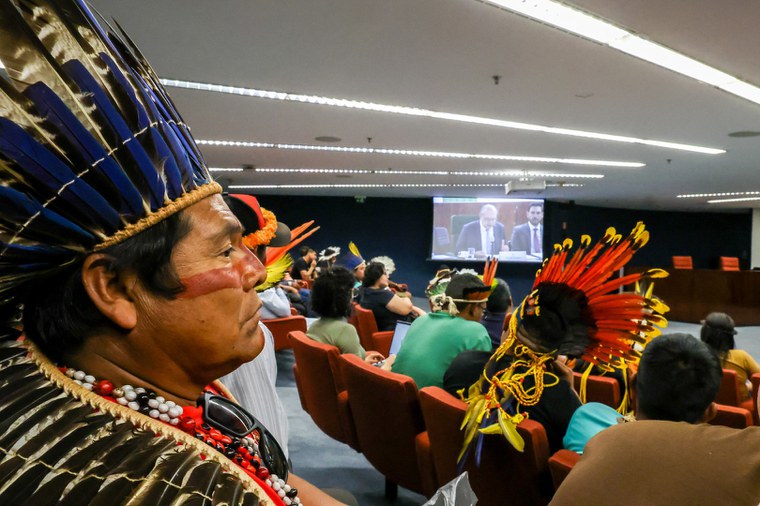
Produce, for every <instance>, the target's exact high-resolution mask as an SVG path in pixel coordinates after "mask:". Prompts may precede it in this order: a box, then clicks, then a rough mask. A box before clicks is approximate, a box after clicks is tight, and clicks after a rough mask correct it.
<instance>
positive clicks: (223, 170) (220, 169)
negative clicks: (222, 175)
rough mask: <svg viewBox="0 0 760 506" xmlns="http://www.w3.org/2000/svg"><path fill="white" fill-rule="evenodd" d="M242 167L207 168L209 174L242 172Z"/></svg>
mask: <svg viewBox="0 0 760 506" xmlns="http://www.w3.org/2000/svg"><path fill="white" fill-rule="evenodd" d="M244 170H245V169H243V168H242V167H209V168H208V171H209V172H243V171H244Z"/></svg>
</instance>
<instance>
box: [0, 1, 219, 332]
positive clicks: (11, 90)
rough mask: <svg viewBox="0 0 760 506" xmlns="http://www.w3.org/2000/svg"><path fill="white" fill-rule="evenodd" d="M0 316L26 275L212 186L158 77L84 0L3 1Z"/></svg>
mask: <svg viewBox="0 0 760 506" xmlns="http://www.w3.org/2000/svg"><path fill="white" fill-rule="evenodd" d="M0 61H2V63H3V65H4V66H5V68H6V73H7V75H6V74H4V73H3V72H2V71H0V317H7V315H9V314H10V313H11V312H13V308H15V307H16V306H17V305H18V303H19V300H18V299H19V291H20V289H21V287H23V286H24V285H25V284H26V283H27V282H28V281H30V280H32V279H39V278H40V277H41V276H46V275H52V274H55V273H56V272H58V271H59V270H60V269H63V268H65V267H66V266H70V265H71V264H73V263H75V262H76V261H78V260H81V259H82V258H84V256H86V255H87V254H89V253H91V252H94V251H100V250H103V249H106V248H108V247H110V246H113V245H115V244H118V243H120V242H121V241H123V240H125V239H127V238H129V237H132V236H133V235H135V234H137V233H139V232H141V231H143V230H145V229H147V228H148V227H150V226H152V225H154V224H155V223H157V222H159V221H161V220H163V219H165V218H166V217H168V216H170V215H172V214H174V213H176V212H178V211H180V210H182V209H184V208H186V207H188V206H190V205H192V204H194V203H196V202H198V201H200V200H201V199H203V198H205V197H207V196H209V195H212V194H214V193H220V192H221V187H220V186H219V185H218V184H217V183H214V182H213V180H212V179H211V176H210V175H209V172H208V169H207V168H206V165H205V163H204V161H203V157H202V155H201V153H200V151H199V150H198V147H197V146H196V144H195V141H194V140H193V138H192V136H191V135H190V130H189V128H188V127H187V125H185V123H184V122H183V121H182V118H181V117H180V116H179V113H178V112H177V110H176V108H175V107H174V104H173V103H172V101H171V100H170V99H169V96H168V95H167V94H166V92H165V90H164V89H163V87H162V86H161V84H160V82H159V79H158V76H156V74H155V73H154V72H153V69H151V67H150V65H149V64H148V63H147V61H146V60H145V58H144V57H143V56H142V54H141V53H140V51H139V50H138V49H137V48H136V47H135V45H134V44H133V43H132V41H131V40H130V39H129V38H128V37H127V36H126V34H124V32H123V31H121V30H120V29H119V30H116V29H114V28H112V27H111V26H110V25H108V23H106V22H105V21H104V20H102V18H100V16H97V15H96V14H95V13H94V12H93V11H92V10H91V9H90V7H89V6H87V5H86V4H85V3H84V2H83V1H81V0H65V1H63V0H61V1H58V0H0Z"/></svg>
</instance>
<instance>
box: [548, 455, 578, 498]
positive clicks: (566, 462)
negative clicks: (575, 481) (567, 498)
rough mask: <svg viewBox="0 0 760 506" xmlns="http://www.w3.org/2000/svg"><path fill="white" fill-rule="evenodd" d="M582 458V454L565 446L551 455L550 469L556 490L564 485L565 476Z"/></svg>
mask: <svg viewBox="0 0 760 506" xmlns="http://www.w3.org/2000/svg"><path fill="white" fill-rule="evenodd" d="M580 458H581V456H580V454H578V453H575V452H574V451H571V450H565V449H564V448H563V449H561V450H558V451H557V453H555V454H554V455H552V456H551V458H550V459H549V471H551V474H552V482H553V483H554V490H555V491H556V490H557V489H558V488H559V486H560V485H562V482H563V481H565V478H566V477H567V475H568V474H569V473H570V471H572V470H573V466H575V464H577V463H578V460H580Z"/></svg>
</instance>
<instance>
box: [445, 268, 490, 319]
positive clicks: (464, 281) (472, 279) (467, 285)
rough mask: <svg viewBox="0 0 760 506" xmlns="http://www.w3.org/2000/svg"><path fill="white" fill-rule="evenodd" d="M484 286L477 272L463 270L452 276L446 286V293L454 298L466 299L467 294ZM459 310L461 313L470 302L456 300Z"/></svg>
mask: <svg viewBox="0 0 760 506" xmlns="http://www.w3.org/2000/svg"><path fill="white" fill-rule="evenodd" d="M482 288H483V281H481V280H480V278H479V277H477V276H476V275H475V274H470V273H469V272H462V273H459V274H455V275H454V276H452V278H451V281H450V282H449V284H448V286H447V287H446V295H448V296H449V297H451V298H452V299H466V298H467V295H469V294H470V293H471V292H474V291H480V290H481V289H482ZM455 304H456V306H457V310H458V311H459V312H460V313H461V312H462V311H463V310H464V308H465V307H466V306H467V304H471V303H469V302H456V303H455Z"/></svg>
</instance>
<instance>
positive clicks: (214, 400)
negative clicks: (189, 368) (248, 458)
mask: <svg viewBox="0 0 760 506" xmlns="http://www.w3.org/2000/svg"><path fill="white" fill-rule="evenodd" d="M198 406H200V407H201V408H203V421H204V422H205V423H207V424H209V425H212V426H214V427H215V428H217V429H218V430H219V431H220V432H222V433H224V434H226V435H228V436H231V437H239V438H243V437H246V436H247V435H249V434H251V433H252V432H257V434H258V436H259V455H260V457H261V460H262V461H263V462H264V465H265V466H266V467H267V469H269V472H270V473H272V474H276V475H277V476H279V477H280V478H282V479H283V480H287V478H288V460H287V458H285V452H283V451H282V448H281V447H280V444H279V443H278V442H277V440H276V439H275V438H274V436H272V434H271V433H270V432H269V431H268V430H267V429H266V427H264V425H262V424H261V422H259V421H258V420H256V417H254V416H253V415H252V414H250V413H249V412H248V411H246V410H245V409H243V408H241V407H240V406H238V405H237V404H235V403H234V402H232V401H231V400H229V399H227V398H226V397H222V396H221V395H216V394H212V393H211V392H204V393H203V394H202V395H201V396H200V397H199V398H198Z"/></svg>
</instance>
